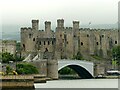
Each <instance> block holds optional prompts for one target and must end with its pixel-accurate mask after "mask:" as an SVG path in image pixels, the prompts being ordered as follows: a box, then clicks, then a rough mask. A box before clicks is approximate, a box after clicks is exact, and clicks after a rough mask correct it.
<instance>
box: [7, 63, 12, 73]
mask: <svg viewBox="0 0 120 90" xmlns="http://www.w3.org/2000/svg"><path fill="white" fill-rule="evenodd" d="M11 72H12V68H11V67H10V66H9V65H8V66H6V74H7V75H8V74H9V73H11Z"/></svg>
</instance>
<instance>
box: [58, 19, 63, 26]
mask: <svg viewBox="0 0 120 90" xmlns="http://www.w3.org/2000/svg"><path fill="white" fill-rule="evenodd" d="M57 27H58V28H63V27H64V20H63V19H58V20H57Z"/></svg>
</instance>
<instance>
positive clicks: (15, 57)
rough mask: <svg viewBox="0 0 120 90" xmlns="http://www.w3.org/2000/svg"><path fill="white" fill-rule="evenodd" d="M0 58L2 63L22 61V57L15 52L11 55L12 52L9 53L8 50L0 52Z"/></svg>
mask: <svg viewBox="0 0 120 90" xmlns="http://www.w3.org/2000/svg"><path fill="white" fill-rule="evenodd" d="M0 60H2V61H1V62H2V63H9V61H14V62H15V61H22V60H24V57H22V58H21V57H20V56H18V55H17V54H16V55H13V54H10V53H8V52H5V53H1V54H0Z"/></svg>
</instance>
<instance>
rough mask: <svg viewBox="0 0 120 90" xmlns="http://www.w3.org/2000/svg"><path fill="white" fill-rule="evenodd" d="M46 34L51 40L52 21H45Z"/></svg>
mask: <svg viewBox="0 0 120 90" xmlns="http://www.w3.org/2000/svg"><path fill="white" fill-rule="evenodd" d="M45 32H46V36H47V37H48V38H50V33H51V22H50V21H45Z"/></svg>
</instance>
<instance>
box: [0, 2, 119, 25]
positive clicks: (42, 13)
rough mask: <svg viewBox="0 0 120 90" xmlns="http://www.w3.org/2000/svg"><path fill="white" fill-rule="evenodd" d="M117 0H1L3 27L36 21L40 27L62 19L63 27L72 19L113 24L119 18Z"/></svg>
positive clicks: (84, 22)
mask: <svg viewBox="0 0 120 90" xmlns="http://www.w3.org/2000/svg"><path fill="white" fill-rule="evenodd" d="M118 1H120V0H2V1H1V2H2V3H0V4H1V5H0V6H1V7H2V24H8V25H9V24H10V25H11V24H12V25H14V24H19V25H23V26H24V25H26V24H31V22H30V21H31V19H39V20H40V23H41V24H44V21H46V20H50V21H51V22H52V24H56V20H57V19H59V18H63V19H64V20H65V23H66V25H67V24H68V25H69V24H71V23H72V21H73V20H79V21H80V22H81V24H88V23H89V22H92V24H114V23H117V19H118Z"/></svg>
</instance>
